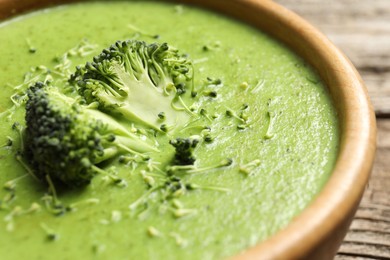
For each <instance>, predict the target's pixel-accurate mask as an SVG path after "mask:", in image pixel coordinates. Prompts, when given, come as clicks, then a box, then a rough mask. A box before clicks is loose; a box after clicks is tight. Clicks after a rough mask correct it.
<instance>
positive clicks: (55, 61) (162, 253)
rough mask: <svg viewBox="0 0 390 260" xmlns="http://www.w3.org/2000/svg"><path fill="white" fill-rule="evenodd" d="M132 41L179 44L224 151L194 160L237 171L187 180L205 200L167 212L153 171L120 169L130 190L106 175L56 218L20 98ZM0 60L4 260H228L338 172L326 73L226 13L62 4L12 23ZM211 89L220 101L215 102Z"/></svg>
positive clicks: (73, 195) (210, 147)
mask: <svg viewBox="0 0 390 260" xmlns="http://www.w3.org/2000/svg"><path fill="white" fill-rule="evenodd" d="M125 39H140V40H144V41H146V42H150V43H152V42H155V41H157V42H167V43H169V44H170V45H172V46H175V47H176V48H178V49H179V50H180V51H181V52H182V53H186V54H188V55H189V57H190V58H191V59H192V60H193V64H194V71H195V86H196V88H197V89H198V90H199V93H200V95H201V98H200V99H199V102H200V103H201V104H202V106H204V107H205V108H207V111H208V112H209V114H210V115H213V116H214V117H215V119H214V120H213V121H212V123H210V128H211V136H212V137H213V141H212V142H210V143H207V144H204V145H202V146H200V147H199V149H197V150H196V157H197V161H196V162H197V164H199V166H209V165H213V164H215V163H216V162H219V161H221V160H224V159H226V158H231V159H232V160H233V164H232V165H230V166H228V167H224V168H221V169H216V170H210V171H206V172H202V173H198V174H196V173H194V174H188V175H185V176H182V180H183V181H184V182H186V183H191V184H193V185H197V187H199V188H197V189H194V190H191V191H187V192H185V194H182V195H181V196H178V197H177V198H174V199H170V200H166V199H163V194H162V193H161V192H160V191H155V192H153V191H151V189H150V185H149V186H148V185H147V183H146V181H145V174H144V171H143V170H145V169H146V168H147V167H148V166H147V165H143V166H139V167H138V166H134V164H131V163H129V164H127V165H123V164H119V163H118V162H116V161H114V162H112V163H111V165H115V166H116V167H117V169H118V171H119V173H118V176H120V177H121V178H123V179H124V180H125V181H126V183H127V185H122V186H121V185H114V184H113V183H112V182H110V181H108V180H107V176H103V175H98V176H96V177H95V178H94V179H93V180H92V183H91V184H90V185H88V186H86V187H85V188H82V189H58V199H59V200H60V201H61V203H62V204H63V205H68V206H69V205H70V206H71V207H70V208H71V210H69V211H67V212H65V213H64V214H61V215H59V216H58V215H56V214H53V212H51V211H53V208H52V207H51V205H50V203H48V200H50V199H52V197H51V196H50V195H47V187H46V185H44V184H42V183H40V182H37V181H36V180H34V178H32V177H31V176H30V175H26V169H25V168H24V167H23V166H22V165H21V164H20V163H19V162H18V161H17V160H16V159H15V153H16V152H17V150H18V149H19V147H20V141H19V135H18V133H17V131H15V130H13V129H12V125H13V124H14V123H15V122H19V123H20V124H21V125H24V109H23V107H22V106H21V107H17V106H16V107H15V106H13V103H12V101H11V100H10V96H12V95H13V94H14V93H15V91H16V92H18V91H24V90H25V89H26V88H27V87H28V86H29V85H30V84H32V82H34V80H36V79H42V77H53V78H54V80H55V79H56V78H57V77H60V74H61V73H63V72H64V71H65V72H67V71H69V70H73V69H74V67H75V66H76V65H79V64H85V62H86V61H89V60H91V58H92V57H93V56H94V55H97V54H99V53H100V51H101V50H102V49H103V48H106V47H107V46H109V45H110V44H112V43H114V42H115V41H116V40H125ZM0 55H1V57H2V58H1V59H0V87H1V92H0V113H1V112H2V115H1V124H0V144H1V145H2V144H4V145H3V146H2V148H0V173H1V174H0V184H1V185H4V189H2V190H0V234H1V235H0V245H1V246H0V256H3V257H4V256H6V258H7V259H23V258H24V259H52V258H53V257H55V258H59V259H75V258H77V259H109V258H110V259H219V258H223V257H228V256H231V255H234V254H238V253H240V252H241V251H243V250H245V249H246V248H248V247H251V246H254V245H255V244H256V243H259V242H260V241H262V240H264V239H266V238H267V237H269V236H270V235H272V234H274V233H275V232H277V231H278V230H280V229H281V228H283V227H285V226H286V225H287V224H288V223H289V222H290V221H291V219H292V218H293V217H294V216H296V215H297V214H299V213H300V212H301V211H302V210H303V209H304V208H305V207H306V206H307V205H308V204H309V203H310V202H311V201H312V199H313V197H315V195H316V194H317V193H318V192H319V191H320V190H321V188H322V187H323V185H324V183H325V182H326V181H327V179H328V178H329V175H330V173H331V171H332V167H333V165H334V163H335V159H336V156H337V151H338V140H339V132H338V122H337V118H336V113H335V111H334V109H333V107H332V103H331V100H330V97H329V95H328V93H327V90H326V88H325V87H324V85H323V83H322V82H321V81H320V79H319V78H318V76H317V74H316V73H315V72H313V70H312V69H311V68H310V67H309V66H308V65H307V64H306V63H305V62H304V61H303V60H301V59H300V58H299V57H297V56H296V55H295V54H294V53H292V52H291V51H290V50H289V49H287V48H286V47H285V46H283V45H282V44H280V43H278V42H276V41H275V40H273V39H271V38H270V37H268V36H267V35H265V34H263V33H261V32H259V31H257V30H256V29H254V28H251V27H250V26H247V25H245V24H242V23H240V22H237V21H234V20H231V19H229V18H226V17H223V16H221V15H218V14H215V13H211V12H207V11H204V10H199V9H196V8H192V7H187V6H179V5H171V4H163V3H154V2H109V3H108V2H106V3H103V2H99V3H82V4H75V5H69V6H60V7H56V8H51V9H47V10H43V11H39V12H35V13H31V14H28V15H24V16H21V17H18V18H15V19H13V20H10V21H6V22H3V23H2V24H0ZM215 79H220V82H219V81H215ZM213 80H214V81H213ZM210 91H216V92H217V93H218V95H217V96H216V97H212V96H209V95H206V94H204V93H209V92H210ZM202 93H203V96H202ZM187 99H188V100H186V101H188V102H190V101H189V98H187ZM243 106H244V107H246V108H245V111H246V113H247V115H248V122H249V123H248V126H247V127H245V128H244V129H241V128H240V127H239V124H240V122H239V121H236V120H235V119H234V118H232V117H228V116H226V114H225V112H226V110H227V109H229V110H231V111H241V110H242V109H243ZM12 107H13V108H12ZM11 110H12V111H11ZM13 110H14V111H13ZM10 111H11V112H10ZM206 121H207V120H205V122H206ZM192 131H193V129H190V128H188V129H185V130H184V131H183V136H188V135H191V134H192V133H193V132H192ZM9 140H13V141H14V142H13V145H12V146H7V143H8V142H9ZM160 141H161V142H160V143H161V144H162V145H161V146H160V151H164V152H161V153H160V154H158V155H156V156H157V157H158V158H159V159H160V161H164V160H169V158H171V157H172V154H173V148H172V147H171V146H170V145H169V144H168V139H167V140H166V142H164V137H161V140H160ZM159 167H163V165H161V166H159ZM21 176H23V177H21ZM153 176H154V175H150V176H147V177H151V178H152V179H153V178H157V177H153ZM18 178H19V179H18ZM151 178H149V181H150V180H151ZM10 181H11V184H12V185H11V186H12V187H11V189H10V187H9V186H10ZM7 188H8V189H7Z"/></svg>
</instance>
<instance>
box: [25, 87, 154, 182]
mask: <svg viewBox="0 0 390 260" xmlns="http://www.w3.org/2000/svg"><path fill="white" fill-rule="evenodd" d="M27 95H28V100H27V103H26V137H25V143H26V146H25V156H26V158H27V160H28V161H29V162H30V163H31V166H32V168H33V170H34V172H35V174H36V175H37V177H39V178H40V179H45V178H46V176H50V177H52V178H53V179H56V180H59V181H62V182H63V183H66V184H69V185H73V186H78V185H83V184H87V183H89V182H90V180H91V179H92V177H93V176H94V175H95V174H96V173H98V172H102V171H103V170H101V169H100V168H99V167H98V164H99V163H102V162H105V161H107V160H109V159H112V158H115V157H116V156H119V155H121V154H125V153H132V154H141V155H143V156H147V155H146V153H148V152H153V151H157V148H156V147H155V146H153V145H151V144H149V143H147V142H146V141H143V140H141V139H140V138H139V137H138V136H137V135H135V134H133V133H131V132H129V131H128V130H126V128H125V127H123V126H122V125H121V124H120V123H118V122H117V121H116V120H114V119H113V118H111V117H110V116H108V115H106V114H104V113H102V112H100V111H99V110H97V109H96V107H94V106H93V104H91V105H89V106H86V105H81V104H79V103H78V102H77V101H78V100H77V99H75V98H72V97H69V96H66V95H64V94H62V93H61V92H60V91H59V90H58V88H56V87H54V86H51V85H47V84H44V83H41V82H38V83H36V84H35V85H33V86H31V87H30V88H29V89H28V90H27Z"/></svg>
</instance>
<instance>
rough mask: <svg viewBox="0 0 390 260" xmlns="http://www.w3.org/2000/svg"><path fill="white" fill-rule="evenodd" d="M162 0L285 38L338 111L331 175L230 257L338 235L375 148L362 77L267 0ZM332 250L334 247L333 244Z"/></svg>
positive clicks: (4, 11)
mask: <svg viewBox="0 0 390 260" xmlns="http://www.w3.org/2000/svg"><path fill="white" fill-rule="evenodd" d="M77 1H79V0H68V1H66V0H43V1H40V2H38V1H35V0H24V1H14V0H0V21H1V20H3V19H4V18H8V17H10V16H14V15H16V14H20V13H23V12H24V11H29V10H33V9H36V8H40V7H46V6H49V5H51V4H61V3H70V2H77ZM160 1H162V0H160ZM163 1H165V2H176V3H182V4H190V5H195V6H199V7H203V8H206V9H212V10H214V11H217V12H220V13H222V14H225V15H227V16H230V17H232V18H236V19H238V20H239V21H243V22H246V23H248V24H250V25H252V26H254V27H257V28H258V29H260V30H262V31H264V32H266V33H268V34H269V35H271V36H272V37H274V38H276V39H277V40H279V41H281V42H283V43H285V44H286V45H287V46H288V47H289V48H290V49H292V50H293V51H295V52H296V53H297V54H298V55H299V56H300V57H302V58H303V59H304V60H305V61H307V62H309V63H310V64H311V65H312V66H313V67H314V68H315V69H316V70H317V72H318V73H319V75H320V77H321V79H322V80H323V81H324V82H325V85H326V86H327V87H328V89H329V91H330V94H331V96H332V98H333V103H334V105H335V107H336V110H337V112H338V115H339V122H340V127H341V129H340V134H341V136H340V143H339V144H340V147H339V154H338V157H337V161H336V165H335V167H334V170H333V171H332V176H331V177H330V179H329V180H328V181H327V183H326V184H325V186H324V187H323V189H322V190H321V191H320V193H319V194H318V196H317V197H316V198H315V199H314V200H313V201H312V202H311V204H309V206H307V207H306V208H305V209H304V210H303V211H302V212H301V213H300V214H299V215H298V216H297V217H295V218H294V219H293V220H292V221H291V222H290V223H289V224H288V225H287V227H285V228H284V229H282V230H280V231H279V232H277V233H276V234H274V235H272V236H271V237H269V238H268V239H266V240H265V241H263V242H260V243H259V244H257V245H255V246H254V247H252V248H249V249H247V250H246V251H244V252H243V253H242V254H240V255H238V256H237V257H235V258H239V259H295V258H302V257H307V256H308V255H310V254H311V253H312V252H313V249H316V248H319V247H321V243H323V241H324V240H326V239H329V237H331V235H332V234H334V233H335V232H336V233H337V232H340V233H341V237H340V238H341V239H342V238H343V236H344V234H345V232H346V229H345V230H338V229H339V228H340V227H341V226H343V224H344V222H345V221H346V220H347V222H348V219H349V221H350V220H351V219H352V217H353V215H354V213H355V211H356V209H357V206H358V204H359V202H360V199H361V197H362V195H363V192H364V189H365V186H366V184H367V182H368V179H369V176H370V172H371V168H372V165H373V161H374V157H375V149H376V123H375V114H374V110H373V108H372V105H371V103H370V101H369V97H368V93H367V90H366V88H365V86H364V83H363V81H362V79H361V77H360V75H359V74H358V72H357V71H356V69H355V67H354V66H353V65H352V63H351V62H350V61H349V60H348V58H347V57H346V56H345V55H344V54H343V53H342V52H341V51H340V50H339V49H338V48H337V47H335V45H333V43H331V42H330V40H328V39H327V38H326V37H325V36H324V35H323V34H322V33H321V32H319V31H318V30H317V29H316V28H314V27H313V26H312V25H310V24H309V23H308V22H307V21H305V20H304V19H302V18H301V17H299V16H298V15H297V14H295V13H293V12H291V11H289V10H288V9H286V8H285V7H283V6H281V5H279V4H277V3H275V2H273V1H271V0H212V1H210V0H163ZM348 225H349V223H347V226H348ZM340 238H339V239H340ZM338 243H341V240H340V241H338ZM332 250H333V251H334V250H337V247H336V248H332ZM334 253H335V252H331V253H330V254H329V255H328V256H329V257H331V256H332V254H334Z"/></svg>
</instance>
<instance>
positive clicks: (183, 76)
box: [70, 40, 194, 131]
mask: <svg viewBox="0 0 390 260" xmlns="http://www.w3.org/2000/svg"><path fill="white" fill-rule="evenodd" d="M192 80H193V68H192V63H191V61H190V60H189V59H188V58H186V57H185V56H184V55H180V54H179V52H178V50H177V49H175V48H173V47H171V46H169V45H168V44H166V43H163V44H158V43H153V44H146V43H145V42H143V41H137V40H128V41H118V42H116V43H115V44H113V45H112V46H110V47H109V48H107V49H104V50H103V51H102V53H101V54H99V55H98V56H96V57H94V59H93V62H90V63H86V65H85V66H83V67H78V68H77V70H76V73H74V74H73V75H72V77H71V80H70V81H71V82H75V83H76V84H77V85H78V87H79V93H80V95H81V96H83V97H84V98H85V101H86V102H87V103H88V104H89V103H94V102H97V103H98V104H99V109H102V110H104V111H105V112H107V113H110V114H114V115H117V114H120V115H121V116H123V117H124V118H126V119H127V120H130V121H131V122H134V123H138V124H142V125H143V126H147V127H150V128H152V129H154V130H157V131H173V130H174V129H176V128H177V127H178V126H179V125H183V124H185V123H186V122H188V120H189V117H190V116H191V114H192V112H191V111H190V110H189V109H188V106H186V105H185V103H184V102H183V99H182V98H181V96H182V95H184V94H185V93H186V92H187V89H189V86H190V89H191V91H194V89H193V82H192ZM161 115H164V126H163V127H161Z"/></svg>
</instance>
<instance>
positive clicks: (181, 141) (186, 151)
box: [169, 137, 199, 165]
mask: <svg viewBox="0 0 390 260" xmlns="http://www.w3.org/2000/svg"><path fill="white" fill-rule="evenodd" d="M169 143H170V144H171V145H172V146H173V147H175V158H174V161H173V164H174V165H193V164H194V163H195V160H196V158H195V156H194V149H195V148H196V146H197V145H198V143H199V139H198V138H194V137H193V138H180V137H179V138H176V139H173V140H171V141H170V142H169Z"/></svg>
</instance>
